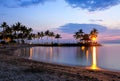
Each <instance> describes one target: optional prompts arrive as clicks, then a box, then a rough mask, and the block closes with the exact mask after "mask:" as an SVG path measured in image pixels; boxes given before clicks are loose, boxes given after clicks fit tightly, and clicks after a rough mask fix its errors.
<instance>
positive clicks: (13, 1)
mask: <svg viewBox="0 0 120 81" xmlns="http://www.w3.org/2000/svg"><path fill="white" fill-rule="evenodd" d="M46 1H53V0H0V6H4V7H8V8H16V7H26V6H32V5H37V4H44V3H45V2H46Z"/></svg>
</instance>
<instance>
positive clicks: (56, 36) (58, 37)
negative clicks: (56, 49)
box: [55, 34, 62, 43]
mask: <svg viewBox="0 0 120 81" xmlns="http://www.w3.org/2000/svg"><path fill="white" fill-rule="evenodd" d="M55 38H56V39H57V43H59V39H60V38H62V37H61V35H60V34H56V35H55Z"/></svg>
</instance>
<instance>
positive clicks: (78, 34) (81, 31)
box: [73, 29, 84, 42]
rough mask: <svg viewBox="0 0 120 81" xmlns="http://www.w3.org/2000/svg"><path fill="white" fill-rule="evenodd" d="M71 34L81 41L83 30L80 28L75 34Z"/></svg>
mask: <svg viewBox="0 0 120 81" xmlns="http://www.w3.org/2000/svg"><path fill="white" fill-rule="evenodd" d="M73 36H74V38H75V39H76V40H78V42H79V41H81V40H82V39H83V36H84V32H83V30H82V29H80V30H79V31H78V32H75V34H74V35H73Z"/></svg>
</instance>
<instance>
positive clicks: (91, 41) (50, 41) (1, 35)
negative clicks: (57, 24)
mask: <svg viewBox="0 0 120 81" xmlns="http://www.w3.org/2000/svg"><path fill="white" fill-rule="evenodd" d="M0 28H2V31H1V32H0V40H1V42H0V44H1V45H4V44H32V43H31V40H34V39H38V41H41V42H38V43H37V44H34V45H38V46H101V44H99V43H98V42H97V40H96V39H97V36H98V30H97V29H95V28H93V29H92V30H91V31H90V33H89V34H86V33H84V32H83V30H82V29H80V30H78V31H77V32H75V33H74V35H73V37H74V38H75V39H76V43H60V42H59V39H60V38H62V37H61V35H60V34H58V33H57V34H56V33H54V32H51V31H49V30H46V31H45V32H43V31H40V32H37V33H33V29H32V28H29V27H26V26H25V25H22V24H21V23H20V22H18V23H15V24H13V25H11V26H9V25H8V24H7V23H6V22H3V23H2V24H1V26H0ZM44 38H46V42H45V43H43V41H44V40H43V39H44ZM54 40H56V41H57V42H54ZM28 41H29V42H28Z"/></svg>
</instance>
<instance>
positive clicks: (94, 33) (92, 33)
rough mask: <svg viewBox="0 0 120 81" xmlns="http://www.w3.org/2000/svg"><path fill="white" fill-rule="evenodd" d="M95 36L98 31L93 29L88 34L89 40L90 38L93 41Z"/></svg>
mask: <svg viewBox="0 0 120 81" xmlns="http://www.w3.org/2000/svg"><path fill="white" fill-rule="evenodd" d="M97 35H98V30H97V29H95V28H93V29H92V30H91V32H90V38H91V40H93V41H94V40H96V38H97Z"/></svg>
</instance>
